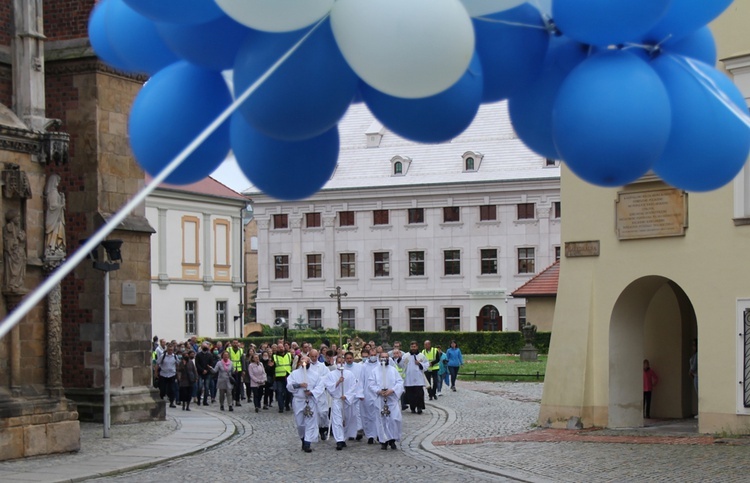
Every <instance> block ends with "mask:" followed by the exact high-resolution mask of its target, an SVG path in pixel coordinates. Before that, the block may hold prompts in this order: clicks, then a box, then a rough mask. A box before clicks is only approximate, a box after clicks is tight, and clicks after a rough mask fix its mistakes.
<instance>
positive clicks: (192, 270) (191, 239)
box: [182, 216, 200, 280]
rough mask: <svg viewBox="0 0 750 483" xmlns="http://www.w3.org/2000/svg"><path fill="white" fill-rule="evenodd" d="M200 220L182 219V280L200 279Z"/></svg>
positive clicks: (194, 218) (192, 218)
mask: <svg viewBox="0 0 750 483" xmlns="http://www.w3.org/2000/svg"><path fill="white" fill-rule="evenodd" d="M199 231H200V220H199V219H198V218H196V217H194V216H183V217H182V278H185V279H188V280H199V279H200V271H199V268H200V254H199V251H200V240H199V235H198V233H199Z"/></svg>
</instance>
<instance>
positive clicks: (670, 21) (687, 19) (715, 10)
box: [646, 0, 732, 43]
mask: <svg viewBox="0 0 750 483" xmlns="http://www.w3.org/2000/svg"><path fill="white" fill-rule="evenodd" d="M731 3H732V0H672V5H671V6H670V7H669V10H667V13H666V14H665V15H664V17H662V19H661V20H660V21H659V23H657V24H656V25H655V26H654V28H653V29H651V31H650V32H649V33H648V35H647V36H646V37H647V38H648V39H650V40H653V41H655V42H657V43H658V42H662V41H664V40H667V39H672V40H677V39H680V38H682V37H685V36H686V35H688V34H690V33H691V32H693V31H695V30H698V29H699V28H701V27H703V26H705V25H708V23H709V22H710V21H711V20H713V19H715V18H716V17H718V16H719V15H720V14H721V12H723V11H724V10H726V8H727V7H728V6H729V5H731Z"/></svg>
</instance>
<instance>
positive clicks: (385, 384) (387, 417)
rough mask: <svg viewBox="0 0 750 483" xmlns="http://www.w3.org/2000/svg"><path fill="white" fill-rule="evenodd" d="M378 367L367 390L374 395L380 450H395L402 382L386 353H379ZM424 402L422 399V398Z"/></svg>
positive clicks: (399, 423)
mask: <svg viewBox="0 0 750 483" xmlns="http://www.w3.org/2000/svg"><path fill="white" fill-rule="evenodd" d="M379 358H380V366H379V367H378V368H377V369H375V370H374V371H372V372H371V373H370V380H369V381H368V389H369V390H370V392H371V393H372V394H374V395H375V406H376V408H377V410H378V412H377V417H376V419H375V423H376V427H377V432H378V440H379V441H380V449H382V450H387V449H388V446H390V447H391V448H392V449H398V448H396V441H401V402H400V399H401V394H402V393H403V392H404V380H403V379H402V378H401V376H400V375H399V373H398V370H397V369H396V368H395V367H393V366H392V365H390V357H388V353H387V352H381V353H380V356H379ZM423 400H424V398H423Z"/></svg>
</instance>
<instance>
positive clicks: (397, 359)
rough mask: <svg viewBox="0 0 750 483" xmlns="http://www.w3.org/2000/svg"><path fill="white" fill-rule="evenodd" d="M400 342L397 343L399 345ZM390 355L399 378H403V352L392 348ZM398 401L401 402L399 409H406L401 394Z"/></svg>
mask: <svg viewBox="0 0 750 483" xmlns="http://www.w3.org/2000/svg"><path fill="white" fill-rule="evenodd" d="M400 345H401V344H399V346H400ZM389 354H390V355H391V359H392V360H393V365H394V366H395V367H396V370H397V371H398V375H399V376H401V379H403V378H404V377H405V376H406V373H405V372H404V368H403V367H401V357H402V355H403V354H401V350H400V349H393V350H392V351H390V352H389ZM399 401H400V402H401V410H402V411H405V410H406V405H405V404H404V395H403V394H401V397H400V398H399Z"/></svg>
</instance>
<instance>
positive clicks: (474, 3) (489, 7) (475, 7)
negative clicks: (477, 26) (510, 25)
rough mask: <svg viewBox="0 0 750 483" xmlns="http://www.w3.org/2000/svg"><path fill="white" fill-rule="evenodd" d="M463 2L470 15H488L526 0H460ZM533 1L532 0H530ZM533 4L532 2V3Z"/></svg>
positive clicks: (508, 8)
mask: <svg viewBox="0 0 750 483" xmlns="http://www.w3.org/2000/svg"><path fill="white" fill-rule="evenodd" d="M461 1H462V2H463V3H464V7H466V10H467V11H468V12H469V15H471V16H472V17H480V16H482V15H488V14H490V13H497V12H502V11H503V10H510V9H511V8H514V7H517V6H519V5H521V4H523V3H526V0H461ZM530 1H531V2H533V1H534V0H530ZM532 5H533V3H532Z"/></svg>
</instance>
